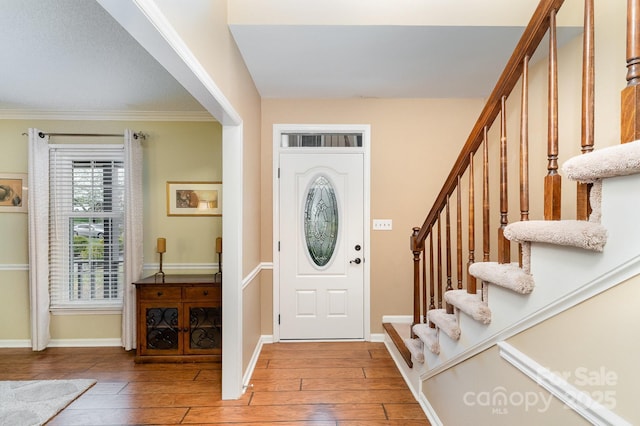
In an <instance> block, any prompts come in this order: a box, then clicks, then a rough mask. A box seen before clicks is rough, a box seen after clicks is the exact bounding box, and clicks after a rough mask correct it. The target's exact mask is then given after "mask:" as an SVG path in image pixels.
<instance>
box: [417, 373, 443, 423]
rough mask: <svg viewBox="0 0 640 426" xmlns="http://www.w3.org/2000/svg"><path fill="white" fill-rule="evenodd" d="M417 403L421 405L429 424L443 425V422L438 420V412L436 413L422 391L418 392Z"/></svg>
mask: <svg viewBox="0 0 640 426" xmlns="http://www.w3.org/2000/svg"><path fill="white" fill-rule="evenodd" d="M421 383H422V382H421ZM421 387H422V385H421ZM418 403H419V404H420V406H421V407H422V411H424V414H425V415H426V416H427V419H428V420H429V423H430V424H431V426H444V423H442V421H441V420H440V417H438V414H436V410H434V409H433V406H432V405H431V403H430V402H429V400H428V399H427V397H426V396H424V393H422V392H420V398H418Z"/></svg>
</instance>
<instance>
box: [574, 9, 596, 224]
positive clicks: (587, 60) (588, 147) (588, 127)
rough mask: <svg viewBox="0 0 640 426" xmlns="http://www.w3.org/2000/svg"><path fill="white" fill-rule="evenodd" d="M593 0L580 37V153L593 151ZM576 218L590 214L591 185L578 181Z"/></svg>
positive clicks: (585, 11)
mask: <svg viewBox="0 0 640 426" xmlns="http://www.w3.org/2000/svg"><path fill="white" fill-rule="evenodd" d="M593 32H594V30H593V0H585V2H584V36H583V39H582V42H583V46H582V137H581V142H580V143H581V146H582V153H583V154H586V153H588V152H591V151H593V138H594V125H593V116H594V87H595V71H594V58H595V56H594V54H595V53H594V42H593ZM577 185H578V187H577V202H576V209H577V211H576V218H577V219H578V220H587V219H589V215H590V214H591V206H590V205H589V192H590V191H591V185H590V184H587V183H582V182H578V184H577Z"/></svg>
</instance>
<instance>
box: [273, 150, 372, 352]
mask: <svg viewBox="0 0 640 426" xmlns="http://www.w3.org/2000/svg"><path fill="white" fill-rule="evenodd" d="M363 183H364V179H363V155H362V154H361V153H345V154H335V153H330V154H317V153H314V154H301V153H282V154H280V209H279V210H280V338H281V339H340V338H343V339H347V338H349V339H360V338H363V337H364V267H363V263H362V261H364V259H363V255H364V250H363V237H364V222H363V213H364V198H363ZM331 194H333V195H331ZM336 212H337V226H336V224H335V221H332V220H331V218H333V217H334V216H335V215H334V213H336ZM305 215H306V216H305ZM305 218H306V219H305ZM305 220H306V221H305ZM305 223H307V226H305ZM310 224H311V225H310ZM310 246H311V248H310ZM331 247H333V251H331ZM356 258H359V259H360V260H361V262H359V263H356V262H355V259H356Z"/></svg>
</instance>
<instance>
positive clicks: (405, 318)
mask: <svg viewBox="0 0 640 426" xmlns="http://www.w3.org/2000/svg"><path fill="white" fill-rule="evenodd" d="M385 322H386V323H390V324H411V323H413V316H411V315H383V316H382V323H383V324H384V323H385Z"/></svg>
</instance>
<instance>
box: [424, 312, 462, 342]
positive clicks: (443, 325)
mask: <svg viewBox="0 0 640 426" xmlns="http://www.w3.org/2000/svg"><path fill="white" fill-rule="evenodd" d="M427 319H428V320H429V321H431V322H432V323H434V324H435V325H436V327H438V328H439V329H440V330H442V331H444V333H445V334H446V335H447V336H449V337H451V338H452V339H453V340H458V339H460V327H459V326H458V319H457V317H456V314H448V313H447V311H445V310H444V309H432V310H430V311H429V312H427Z"/></svg>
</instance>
